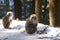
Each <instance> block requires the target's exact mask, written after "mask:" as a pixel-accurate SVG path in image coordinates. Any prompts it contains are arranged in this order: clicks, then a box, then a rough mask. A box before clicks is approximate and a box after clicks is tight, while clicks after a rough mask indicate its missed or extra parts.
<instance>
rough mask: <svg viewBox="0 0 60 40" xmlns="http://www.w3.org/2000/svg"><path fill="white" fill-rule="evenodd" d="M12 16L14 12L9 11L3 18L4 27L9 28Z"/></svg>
mask: <svg viewBox="0 0 60 40" xmlns="http://www.w3.org/2000/svg"><path fill="white" fill-rule="evenodd" d="M11 16H12V12H7V14H6V15H5V16H4V17H3V18H2V24H3V26H4V28H9V26H10V23H11V21H12V19H10V17H11Z"/></svg>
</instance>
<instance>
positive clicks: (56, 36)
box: [0, 20, 60, 40]
mask: <svg viewBox="0 0 60 40" xmlns="http://www.w3.org/2000/svg"><path fill="white" fill-rule="evenodd" d="M25 23H26V21H16V20H13V21H12V23H11V25H10V27H11V28H12V29H4V27H3V25H2V20H0V40H60V28H54V27H50V26H48V25H44V24H41V23H38V25H37V31H38V33H34V34H31V35H29V34H27V33H26V32H25ZM42 32H44V33H42Z"/></svg>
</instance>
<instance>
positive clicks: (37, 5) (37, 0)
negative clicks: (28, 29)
mask: <svg viewBox="0 0 60 40" xmlns="http://www.w3.org/2000/svg"><path fill="white" fill-rule="evenodd" d="M35 13H36V15H37V17H38V21H39V23H42V21H43V20H42V0H35Z"/></svg>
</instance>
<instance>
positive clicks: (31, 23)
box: [25, 14, 38, 34]
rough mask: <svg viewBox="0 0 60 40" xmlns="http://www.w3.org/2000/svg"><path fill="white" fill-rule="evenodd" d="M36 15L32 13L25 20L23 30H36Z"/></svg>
mask: <svg viewBox="0 0 60 40" xmlns="http://www.w3.org/2000/svg"><path fill="white" fill-rule="evenodd" d="M37 23H38V20H37V16H36V15H35V14H32V15H31V16H30V17H29V18H28V19H27V20H26V24H25V30H26V32H27V33H28V34H32V33H35V32H36V30H37Z"/></svg>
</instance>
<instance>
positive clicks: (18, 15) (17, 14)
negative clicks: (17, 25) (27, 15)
mask: <svg viewBox="0 0 60 40" xmlns="http://www.w3.org/2000/svg"><path fill="white" fill-rule="evenodd" d="M14 10H15V19H17V18H18V19H20V20H21V16H22V14H21V1H20V0H14Z"/></svg>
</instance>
